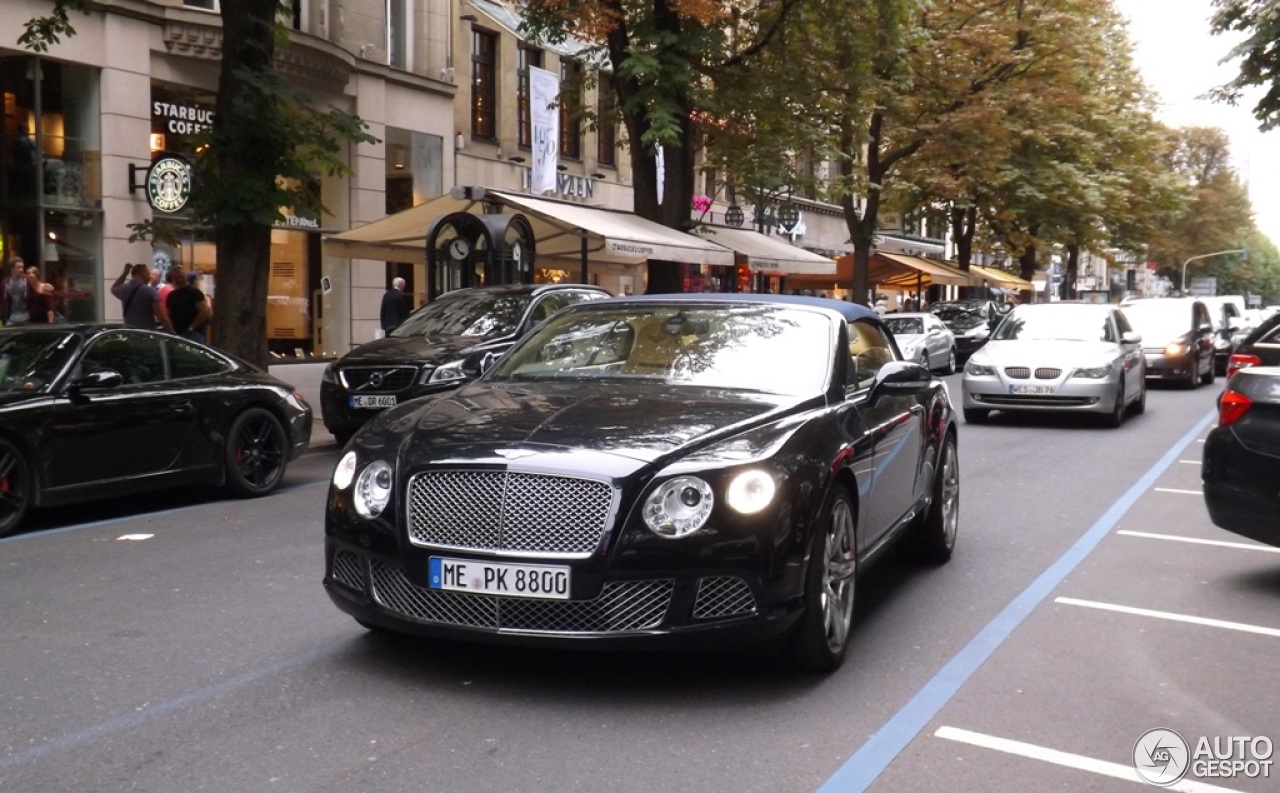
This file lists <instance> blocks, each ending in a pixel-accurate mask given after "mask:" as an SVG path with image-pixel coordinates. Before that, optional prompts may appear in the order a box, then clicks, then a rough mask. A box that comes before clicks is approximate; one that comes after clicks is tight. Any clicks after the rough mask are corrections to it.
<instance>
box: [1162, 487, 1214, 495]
mask: <svg viewBox="0 0 1280 793" xmlns="http://www.w3.org/2000/svg"><path fill="white" fill-rule="evenodd" d="M1152 489H1153V490H1155V491H1156V492H1157V493H1182V494H1183V495H1185V496H1203V495H1204V491H1203V490H1179V489H1178V488H1176V487H1156V488H1152Z"/></svg>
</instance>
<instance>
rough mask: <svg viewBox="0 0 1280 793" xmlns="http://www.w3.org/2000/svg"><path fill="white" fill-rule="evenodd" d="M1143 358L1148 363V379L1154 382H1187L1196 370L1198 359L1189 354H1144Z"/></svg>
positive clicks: (1197, 373) (1160, 352)
mask: <svg viewBox="0 0 1280 793" xmlns="http://www.w3.org/2000/svg"><path fill="white" fill-rule="evenodd" d="M1142 357H1143V358H1145V359H1146V362H1147V377H1148V378H1150V379H1154V380H1185V379H1186V378H1188V377H1190V376H1191V373H1192V372H1193V371H1195V368H1196V358H1195V356H1194V355H1192V354H1191V353H1189V352H1187V353H1183V354H1182V355H1166V354H1165V353H1164V352H1163V351H1159V352H1144V353H1143V356H1142ZM1199 374H1200V373H1199V372H1196V375H1199Z"/></svg>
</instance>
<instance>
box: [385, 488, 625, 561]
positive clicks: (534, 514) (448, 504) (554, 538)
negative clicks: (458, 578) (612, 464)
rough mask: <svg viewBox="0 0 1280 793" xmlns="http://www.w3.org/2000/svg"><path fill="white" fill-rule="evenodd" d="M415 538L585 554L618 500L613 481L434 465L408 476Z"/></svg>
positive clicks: (491, 548) (434, 543)
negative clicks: (443, 468)
mask: <svg viewBox="0 0 1280 793" xmlns="http://www.w3.org/2000/svg"><path fill="white" fill-rule="evenodd" d="M408 503H409V541H410V542H412V543H413V544H414V545H424V546H431V547H438V548H454V549H460V550H473V551H488V552H509V553H537V554H544V555H549V556H586V555H589V554H591V553H592V552H593V551H594V550H595V549H596V547H597V546H598V545H599V544H600V540H601V538H602V537H603V536H604V533H605V530H606V528H607V527H608V521H609V514H610V511H611V509H612V507H613V487H612V486H610V485H609V484H608V483H607V482H599V481H595V480H591V479H576V478H571V477H563V476H548V475H545V474H524V473H513V472H508V471H466V470H447V471H430V472H427V473H423V474H418V475H417V476H414V477H413V478H412V479H410V480H409V498H408Z"/></svg>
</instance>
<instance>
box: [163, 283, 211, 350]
mask: <svg viewBox="0 0 1280 793" xmlns="http://www.w3.org/2000/svg"><path fill="white" fill-rule="evenodd" d="M169 273H170V274H171V275H172V276H173V289H172V290H171V291H170V292H169V296H168V298H167V299H166V300H165V309H167V310H168V312H169V321H170V322H172V323H173V332H174V333H176V334H177V335H179V336H181V337H182V338H184V339H190V340H191V341H198V342H201V343H204V340H205V335H204V334H205V328H206V326H207V325H208V323H209V317H210V315H212V314H213V310H212V309H211V308H209V301H208V300H206V299H205V297H204V292H201V291H200V290H199V289H196V287H195V285H194V284H192V283H191V282H190V281H188V280H187V274H186V273H185V272H184V271H183V270H182V268H180V267H175V268H173V269H171V270H170V271H169Z"/></svg>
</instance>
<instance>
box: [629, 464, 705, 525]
mask: <svg viewBox="0 0 1280 793" xmlns="http://www.w3.org/2000/svg"><path fill="white" fill-rule="evenodd" d="M714 505H715V496H714V495H712V493H711V485H709V484H707V483H706V482H704V481H703V480H701V479H699V478H697V477H696V476H677V477H676V478H674V479H668V480H667V481H665V482H663V483H662V484H661V485H659V486H658V488H657V489H656V490H654V491H653V492H652V493H650V494H649V497H648V498H647V499H645V502H644V523H645V525H646V526H648V527H649V530H650V531H652V532H653V533H654V534H656V535H658V536H659V537H684V536H687V535H689V534H692V533H694V532H695V531H697V530H698V529H700V528H702V526H703V525H704V524H705V523H706V522H707V518H709V517H711V508H712V507H713V506H714Z"/></svg>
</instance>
